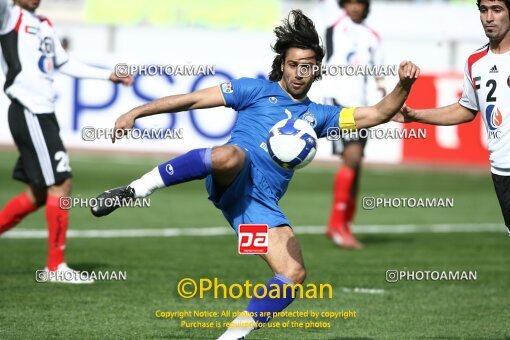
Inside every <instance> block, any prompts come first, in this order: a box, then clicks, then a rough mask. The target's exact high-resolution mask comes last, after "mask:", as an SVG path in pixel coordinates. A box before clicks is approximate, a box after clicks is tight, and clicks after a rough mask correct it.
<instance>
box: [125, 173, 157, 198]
mask: <svg viewBox="0 0 510 340" xmlns="http://www.w3.org/2000/svg"><path fill="white" fill-rule="evenodd" d="M129 186H130V187H131V188H133V189H135V198H143V197H146V196H149V195H150V194H152V192H153V191H154V190H156V189H159V188H164V187H165V183H164V182H163V179H162V178H161V175H160V174H159V169H158V167H155V168H154V169H152V170H151V171H149V172H148V173H146V174H145V175H143V176H142V177H141V178H139V179H137V180H136V181H133V182H131V184H129Z"/></svg>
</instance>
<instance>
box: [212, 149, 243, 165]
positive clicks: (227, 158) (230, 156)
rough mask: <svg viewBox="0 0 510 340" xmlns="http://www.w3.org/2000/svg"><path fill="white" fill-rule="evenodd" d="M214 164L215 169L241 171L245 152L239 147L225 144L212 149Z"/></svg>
mask: <svg viewBox="0 0 510 340" xmlns="http://www.w3.org/2000/svg"><path fill="white" fill-rule="evenodd" d="M211 158H212V166H213V170H215V171H222V172H231V171H239V170H241V169H242V167H243V164H244V158H245V154H244V151H242V150H241V149H240V148H239V147H237V146H234V145H224V146H220V147H216V148H213V149H212V153H211Z"/></svg>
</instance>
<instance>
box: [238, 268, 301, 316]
mask: <svg viewBox="0 0 510 340" xmlns="http://www.w3.org/2000/svg"><path fill="white" fill-rule="evenodd" d="M274 284H277V285H279V286H280V292H281V294H280V295H284V296H285V297H283V296H280V297H279V298H271V297H269V293H268V294H267V295H266V296H265V297H264V298H257V297H255V296H253V297H252V298H251V300H250V303H248V308H246V310H247V311H248V312H250V313H256V316H255V317H254V318H253V319H254V320H255V321H256V322H257V323H258V322H261V323H265V322H269V320H270V319H271V318H270V317H267V312H269V313H270V315H272V314H273V313H277V312H281V311H282V310H284V309H285V308H287V306H288V305H290V304H291V303H292V301H294V298H293V297H292V295H293V290H294V289H292V287H290V286H287V287H285V292H286V294H283V292H284V290H283V285H284V284H295V282H293V281H292V280H291V279H289V278H288V277H286V276H285V275H282V274H275V276H273V277H272V278H271V280H269V281H268V282H267V283H266V288H267V291H268V292H269V291H270V290H272V289H274V288H273V287H272V286H271V285H274ZM262 294H263V289H262V288H260V290H259V292H258V295H259V296H260V295H262ZM261 313H265V314H266V315H265V316H263V317H261V316H260V314H261Z"/></svg>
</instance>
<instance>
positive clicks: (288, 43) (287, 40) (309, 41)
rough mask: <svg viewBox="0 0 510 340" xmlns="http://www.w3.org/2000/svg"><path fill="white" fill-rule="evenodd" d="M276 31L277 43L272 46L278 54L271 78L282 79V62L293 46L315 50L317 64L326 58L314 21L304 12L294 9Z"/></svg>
mask: <svg viewBox="0 0 510 340" xmlns="http://www.w3.org/2000/svg"><path fill="white" fill-rule="evenodd" d="M274 33H275V34H276V43H275V44H274V45H272V46H271V48H272V50H273V52H275V53H277V55H276V56H275V58H274V60H273V65H272V69H271V72H270V73H269V80H272V81H278V80H280V79H282V76H283V71H282V63H283V62H284V61H285V56H286V54H287V50H288V49H289V48H292V47H295V48H300V49H303V50H313V51H314V52H315V59H316V60H317V64H319V66H320V64H321V62H322V59H323V58H324V48H323V46H322V43H321V40H320V38H319V35H318V34H317V30H316V29H315V25H314V24H313V21H312V20H310V18H308V17H307V16H306V15H304V14H303V12H301V11H300V10H292V11H291V12H290V13H289V16H288V17H287V18H286V19H284V20H283V22H282V24H281V25H280V26H278V27H276V28H275V29H274ZM320 78H321V75H320V73H319V74H317V75H316V76H315V79H316V80H317V79H320Z"/></svg>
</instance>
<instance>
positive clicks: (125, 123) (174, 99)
mask: <svg viewBox="0 0 510 340" xmlns="http://www.w3.org/2000/svg"><path fill="white" fill-rule="evenodd" d="M218 106H225V101H224V99H223V95H222V94H221V91H220V89H219V87H218V86H213V87H209V88H206V89H203V90H198V91H195V92H191V93H187V94H178V95H174V96H168V97H163V98H160V99H157V100H154V101H152V102H149V103H147V104H144V105H141V106H138V107H135V108H134V109H132V110H131V111H129V112H127V113H125V114H123V115H122V116H120V117H119V118H117V120H116V121H115V127H114V130H115V132H117V130H127V129H131V128H133V126H134V124H135V120H136V119H138V118H142V117H147V116H152V115H156V114H160V113H168V112H180V111H188V110H195V109H208V108H212V107H218ZM115 135H116V133H113V136H114V138H115ZM113 142H115V139H113Z"/></svg>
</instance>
